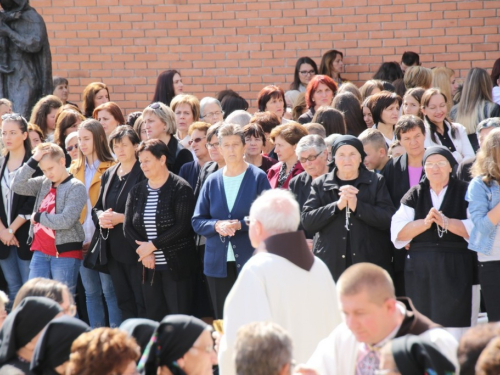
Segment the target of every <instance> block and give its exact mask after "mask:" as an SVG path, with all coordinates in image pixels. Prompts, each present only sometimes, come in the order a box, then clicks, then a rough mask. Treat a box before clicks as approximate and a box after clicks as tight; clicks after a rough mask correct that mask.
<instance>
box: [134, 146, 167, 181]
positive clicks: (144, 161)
mask: <svg viewBox="0 0 500 375" xmlns="http://www.w3.org/2000/svg"><path fill="white" fill-rule="evenodd" d="M166 161H167V160H166V158H165V156H162V157H161V158H160V159H157V158H156V156H154V155H153V154H152V153H151V152H149V151H142V152H141V153H140V154H139V163H140V165H141V169H142V172H143V173H144V176H146V178H147V179H151V178H155V177H156V176H158V175H159V174H160V173H161V171H162V169H163V170H164V169H166V168H167V167H166Z"/></svg>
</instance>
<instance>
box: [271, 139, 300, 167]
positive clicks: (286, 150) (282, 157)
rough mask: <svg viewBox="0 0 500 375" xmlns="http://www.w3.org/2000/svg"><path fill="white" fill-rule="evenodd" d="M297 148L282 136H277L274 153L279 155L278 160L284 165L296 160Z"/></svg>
mask: <svg viewBox="0 0 500 375" xmlns="http://www.w3.org/2000/svg"><path fill="white" fill-rule="evenodd" d="M295 148H296V145H295V146H293V145H291V144H290V143H288V142H287V141H286V140H285V138H283V137H281V136H277V137H276V138H275V140H274V152H276V155H278V160H279V161H282V162H283V163H286V162H287V161H289V160H291V159H294V158H296V155H295Z"/></svg>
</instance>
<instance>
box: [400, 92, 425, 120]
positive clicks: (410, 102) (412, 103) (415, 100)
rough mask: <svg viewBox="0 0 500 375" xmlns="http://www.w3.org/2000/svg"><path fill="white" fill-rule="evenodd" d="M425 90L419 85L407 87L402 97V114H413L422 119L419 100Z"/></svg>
mask: <svg viewBox="0 0 500 375" xmlns="http://www.w3.org/2000/svg"><path fill="white" fill-rule="evenodd" d="M424 92H425V90H424V89H423V88H421V87H416V88H413V89H409V90H408V91H407V92H406V94H405V96H404V97H403V115H413V116H417V117H420V118H421V119H422V120H423V119H424V115H423V114H422V110H421V108H420V102H421V100H422V95H424Z"/></svg>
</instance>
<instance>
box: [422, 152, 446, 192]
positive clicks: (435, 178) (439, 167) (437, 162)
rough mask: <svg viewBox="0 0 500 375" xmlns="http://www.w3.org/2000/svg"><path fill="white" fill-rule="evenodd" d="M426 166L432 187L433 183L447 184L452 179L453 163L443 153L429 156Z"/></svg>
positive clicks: (426, 172) (426, 173)
mask: <svg viewBox="0 0 500 375" xmlns="http://www.w3.org/2000/svg"><path fill="white" fill-rule="evenodd" d="M424 168H425V175H426V176H427V178H428V179H429V182H430V184H431V187H432V185H433V184H447V183H448V181H449V180H450V173H451V165H450V162H449V161H448V159H446V158H445V157H444V156H442V155H438V154H436V155H431V156H429V157H428V158H427V160H426V161H425V164H424Z"/></svg>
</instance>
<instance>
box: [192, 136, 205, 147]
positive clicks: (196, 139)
mask: <svg viewBox="0 0 500 375" xmlns="http://www.w3.org/2000/svg"><path fill="white" fill-rule="evenodd" d="M205 138H207V137H201V138H195V139H191V140H190V141H189V142H188V144H189V145H190V146H191V145H192V144H193V143H199V142H201V141H202V140H204V139H205Z"/></svg>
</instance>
